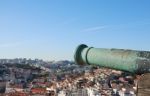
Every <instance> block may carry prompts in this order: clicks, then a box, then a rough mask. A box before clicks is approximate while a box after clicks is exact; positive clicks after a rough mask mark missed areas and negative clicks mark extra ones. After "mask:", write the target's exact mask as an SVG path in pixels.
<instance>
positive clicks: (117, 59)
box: [74, 44, 150, 74]
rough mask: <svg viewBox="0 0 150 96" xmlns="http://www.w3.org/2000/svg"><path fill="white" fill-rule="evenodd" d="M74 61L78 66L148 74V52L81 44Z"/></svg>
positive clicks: (149, 67)
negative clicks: (86, 65)
mask: <svg viewBox="0 0 150 96" xmlns="http://www.w3.org/2000/svg"><path fill="white" fill-rule="evenodd" d="M74 59H75V62H76V63H77V64H80V65H84V64H90V65H96V66H101V67H106V68H111V69H117V70H121V71H128V72H131V73H136V74H142V73H150V52H149V51H137V50H125V49H105V48H93V47H88V46H87V45H84V44H81V45H79V46H78V47H77V49H76V51H75V55H74Z"/></svg>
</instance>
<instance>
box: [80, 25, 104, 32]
mask: <svg viewBox="0 0 150 96" xmlns="http://www.w3.org/2000/svg"><path fill="white" fill-rule="evenodd" d="M104 28H105V26H97V27H90V28H86V29H84V30H82V31H83V32H95V31H100V30H101V29H104Z"/></svg>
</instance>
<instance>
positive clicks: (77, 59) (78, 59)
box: [74, 44, 88, 65]
mask: <svg viewBox="0 0 150 96" xmlns="http://www.w3.org/2000/svg"><path fill="white" fill-rule="evenodd" d="M87 47H88V46H87V45H85V44H80V45H79V46H78V47H77V48H76V50H75V55H74V60H75V63H76V64H80V65H84V62H83V60H82V59H81V52H82V50H83V49H84V48H87Z"/></svg>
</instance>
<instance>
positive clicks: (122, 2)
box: [0, 0, 150, 60]
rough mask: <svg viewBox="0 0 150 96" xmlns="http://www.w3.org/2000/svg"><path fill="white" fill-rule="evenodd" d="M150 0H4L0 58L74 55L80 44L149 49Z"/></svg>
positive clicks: (0, 15)
mask: <svg viewBox="0 0 150 96" xmlns="http://www.w3.org/2000/svg"><path fill="white" fill-rule="evenodd" d="M149 5H150V0H1V1H0V58H18V57H25V58H33V59H34V58H40V59H44V60H63V59H69V60H73V55H74V50H75V48H76V47H77V46H78V45H79V44H81V43H82V44H87V45H88V46H93V47H99V48H124V49H135V50H148V51H149V50H150V45H149V43H150V6H149Z"/></svg>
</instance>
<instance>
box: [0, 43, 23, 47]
mask: <svg viewBox="0 0 150 96" xmlns="http://www.w3.org/2000/svg"><path fill="white" fill-rule="evenodd" d="M19 45H21V43H20V42H14V43H3V44H0V48H7V47H16V46H19Z"/></svg>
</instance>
